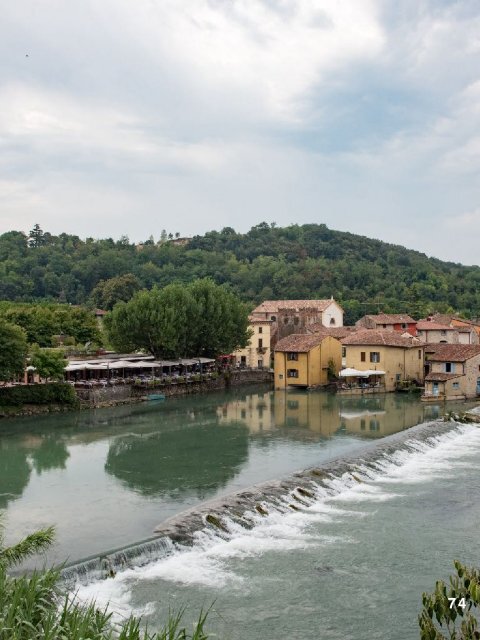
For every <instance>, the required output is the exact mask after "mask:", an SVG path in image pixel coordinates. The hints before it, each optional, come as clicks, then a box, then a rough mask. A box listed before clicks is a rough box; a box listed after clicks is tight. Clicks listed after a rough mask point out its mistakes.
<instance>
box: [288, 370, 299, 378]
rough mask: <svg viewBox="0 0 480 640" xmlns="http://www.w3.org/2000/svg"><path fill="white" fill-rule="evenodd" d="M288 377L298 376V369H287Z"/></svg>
mask: <svg viewBox="0 0 480 640" xmlns="http://www.w3.org/2000/svg"><path fill="white" fill-rule="evenodd" d="M287 378H298V369H287Z"/></svg>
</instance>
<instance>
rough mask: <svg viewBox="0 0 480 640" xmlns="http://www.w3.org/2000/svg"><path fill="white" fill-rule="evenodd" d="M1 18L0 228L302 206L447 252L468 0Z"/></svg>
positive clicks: (470, 30) (124, 0)
mask: <svg viewBox="0 0 480 640" xmlns="http://www.w3.org/2000/svg"><path fill="white" fill-rule="evenodd" d="M0 30H1V31H2V33H1V34H0V36H1V37H0V56H1V57H2V60H3V61H4V64H2V66H1V68H0V149H1V154H0V169H1V175H2V182H1V183H0V206H1V209H0V211H1V215H0V232H1V231H6V230H8V229H11V228H12V227H17V228H18V227H20V228H23V229H25V230H28V229H29V228H31V226H32V224H33V223H35V222H37V221H38V222H40V223H41V224H42V226H43V227H44V228H48V230H50V231H52V232H61V231H69V232H73V233H78V234H79V235H81V236H101V235H104V234H107V235H114V236H119V235H121V234H123V233H127V234H129V235H130V236H131V237H132V238H133V239H135V240H141V239H144V238H146V237H148V236H149V235H150V233H153V234H154V235H158V230H159V229H161V228H162V227H168V225H169V224H174V225H175V227H176V228H175V230H178V231H180V232H181V233H182V234H185V235H189V234H192V233H201V232H203V231H205V230H207V229H209V228H221V227H223V226H226V225H229V226H234V227H236V228H238V229H240V230H246V229H247V228H248V227H249V226H251V225H253V224H256V223H258V222H259V221H260V220H263V219H266V220H268V221H273V220H275V221H277V222H278V223H279V224H288V223H291V222H299V223H301V222H309V221H312V222H326V223H327V224H329V225H330V226H332V227H333V228H341V229H345V230H351V231H354V232H358V233H363V234H367V235H372V236H374V237H380V238H382V239H387V240H390V241H394V242H400V243H405V244H407V245H408V246H412V247H415V248H418V249H421V250H424V251H426V252H428V253H431V254H434V255H439V256H443V257H452V256H453V253H454V249H453V248H452V246H451V245H452V243H451V238H450V234H449V233H445V229H446V228H447V226H448V225H447V222H446V221H448V220H450V219H453V218H452V216H455V215H457V213H458V212H459V211H476V210H477V207H478V202H479V201H480V186H479V185H478V184H477V183H478V180H477V179H476V178H477V175H476V174H477V173H478V170H479V169H480V139H479V136H478V131H479V125H480V78H479V69H478V51H479V46H480V44H479V43H480V41H479V36H478V33H480V8H479V7H478V2H477V1H476V0H475V1H474V0H459V1H458V2H450V1H449V0H420V1H419V2H414V3H403V2H402V3H399V2H394V1H393V0H348V1H343V2H335V3H332V2H327V0H316V1H314V0H275V1H274V0H232V1H230V2H225V1H224V0H198V1H197V2H194V3H191V2H187V1H186V0H175V1H174V0H162V2H154V1H150V0H139V1H138V2H135V3H132V2H130V1H129V0H117V1H116V2H113V0H105V2H102V3H88V2H87V3H80V4H78V3H77V4H73V5H72V4H66V3H62V2H59V1H58V0H45V2H44V3H42V10H41V11H39V10H38V4H37V3H34V2H33V0H25V1H24V2H21V3H9V4H7V5H6V7H5V9H4V11H3V14H2V24H1V25H0ZM26 53H28V58H27V57H26ZM448 228H449V229H450V228H451V227H448ZM172 230H173V229H172ZM463 247H464V254H465V256H466V257H465V259H466V260H470V261H473V260H477V259H478V258H476V255H477V253H476V247H475V242H474V238H471V237H470V236H469V237H468V238H465V239H464V241H463Z"/></svg>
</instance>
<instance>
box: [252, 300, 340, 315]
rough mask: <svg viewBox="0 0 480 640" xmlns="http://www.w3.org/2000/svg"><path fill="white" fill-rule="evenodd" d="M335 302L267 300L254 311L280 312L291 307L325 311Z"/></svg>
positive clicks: (298, 309) (292, 308)
mask: <svg viewBox="0 0 480 640" xmlns="http://www.w3.org/2000/svg"><path fill="white" fill-rule="evenodd" d="M332 302H335V304H338V302H336V301H335V300H265V302H262V304H259V305H258V307H256V308H255V309H254V310H253V311H252V313H278V311H279V310H280V309H291V310H292V311H295V310H296V311H300V310H301V309H315V310H316V311H325V309H326V308H327V307H328V306H329V305H331V304H332Z"/></svg>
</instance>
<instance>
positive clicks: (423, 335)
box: [417, 320, 460, 344]
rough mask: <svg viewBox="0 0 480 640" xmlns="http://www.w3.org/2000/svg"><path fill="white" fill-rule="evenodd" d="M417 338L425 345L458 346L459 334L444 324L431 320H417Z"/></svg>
mask: <svg viewBox="0 0 480 640" xmlns="http://www.w3.org/2000/svg"><path fill="white" fill-rule="evenodd" d="M417 337H418V338H420V339H421V340H422V341H423V342H426V343H427V344H431V343H433V344H435V343H437V344H438V343H442V344H458V343H459V342H460V339H459V332H458V331H457V330H456V329H454V328H453V327H450V326H448V325H446V324H440V323H439V322H435V321H433V320H419V321H418V322H417Z"/></svg>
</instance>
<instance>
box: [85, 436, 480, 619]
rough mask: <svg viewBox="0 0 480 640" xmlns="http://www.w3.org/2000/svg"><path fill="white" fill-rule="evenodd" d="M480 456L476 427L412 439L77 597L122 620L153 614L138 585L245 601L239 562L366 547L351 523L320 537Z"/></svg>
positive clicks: (207, 531)
mask: <svg viewBox="0 0 480 640" xmlns="http://www.w3.org/2000/svg"><path fill="white" fill-rule="evenodd" d="M479 453H480V429H479V428H478V427H476V426H473V425H461V426H458V427H457V428H455V429H452V431H449V432H447V433H444V434H442V435H440V436H433V437H430V438H429V439H428V440H427V441H424V442H421V441H418V440H414V439H411V440H409V441H407V442H405V444H403V445H402V447H401V448H399V449H398V450H397V451H395V452H394V453H392V454H384V455H381V456H380V457H379V459H378V460H377V461H376V462H375V464H374V465H373V467H372V465H371V464H370V466H367V465H365V464H362V463H361V462H360V461H359V464H358V466H357V467H356V468H355V470H354V471H353V472H348V473H345V474H343V475H342V476H341V477H338V478H331V479H330V480H329V481H328V482H327V483H325V484H326V485H327V486H320V485H317V484H316V483H314V482H312V485H311V488H310V490H311V491H312V493H314V494H315V497H314V499H311V498H308V497H305V496H303V495H299V494H297V495H298V497H299V498H300V500H302V501H303V502H306V503H308V506H304V505H302V504H301V502H296V501H295V500H294V499H292V494H290V495H288V496H285V498H284V500H281V501H278V500H277V501H276V504H275V505H274V504H272V503H269V502H268V501H265V502H264V505H263V506H264V508H265V509H267V510H268V512H269V514H268V515H267V516H261V515H260V514H258V513H257V512H251V513H248V514H246V515H247V517H248V518H249V519H250V520H251V521H252V522H253V523H254V526H253V528H252V529H245V528H243V527H242V526H241V525H239V524H237V523H235V522H233V521H232V520H230V519H228V518H225V519H224V524H225V525H226V527H227V528H228V533H227V534H224V533H222V532H221V533H218V532H215V531H213V530H212V529H211V528H210V527H206V528H205V529H204V530H202V531H199V532H197V533H196V534H195V543H194V545H193V546H192V547H182V546H180V545H176V551H175V552H174V553H173V555H170V556H168V557H166V558H161V559H159V560H158V561H155V562H152V563H150V564H148V565H146V566H142V567H138V568H133V569H128V570H125V571H121V572H119V573H118V574H117V575H116V576H115V578H109V579H107V580H103V581H101V582H95V583H92V584H89V585H87V586H80V587H79V588H78V592H77V596H78V598H79V599H80V600H81V601H90V600H92V599H95V600H96V602H97V604H98V605H99V606H101V607H103V606H105V605H106V604H107V603H110V604H111V606H112V608H113V610H114V611H115V612H116V614H117V616H119V617H120V618H121V617H123V616H128V615H129V614H130V613H134V614H149V613H151V612H152V611H153V610H154V609H155V606H156V601H155V600H149V601H148V602H145V601H144V602H143V603H142V604H141V605H140V606H139V605H138V604H135V603H134V598H133V597H132V596H133V594H134V593H135V591H136V590H137V589H138V587H139V586H140V585H142V584H143V585H145V584H146V583H149V582H151V583H152V584H154V583H156V582H159V581H160V582H161V584H162V588H163V589H168V584H169V583H170V584H171V585H172V587H173V585H176V586H177V587H178V586H179V585H185V586H189V587H195V586H197V587H198V588H200V589H201V588H208V589H209V590H210V591H209V592H211V591H213V592H215V591H217V592H218V593H219V594H221V593H223V592H224V590H225V589H228V590H229V591H230V592H236V591H238V593H239V594H240V593H242V594H245V592H248V590H249V589H250V588H251V583H250V581H249V580H246V578H245V576H244V575H242V572H241V570H240V567H241V562H240V563H239V562H235V561H236V560H245V559H248V558H254V559H255V558H256V559H257V560H256V561H257V563H258V572H259V573H261V572H262V558H266V557H267V556H268V555H269V554H272V553H273V554H287V553H290V554H292V552H295V553H296V554H298V553H302V552H308V551H309V550H310V551H311V550H312V549H315V548H319V547H321V548H325V547H328V546H329V545H330V546H331V545H335V546H336V547H339V546H342V545H352V544H355V543H362V541H361V540H359V539H357V537H356V536H355V527H354V526H353V527H352V526H351V524H350V526H348V527H347V526H345V527H344V531H345V533H341V534H339V535H327V534H324V533H322V526H323V525H324V524H325V525H327V524H329V523H335V522H338V523H348V522H349V521H351V519H352V518H353V519H354V520H353V522H355V519H358V518H366V517H372V516H374V515H375V514H376V513H377V512H378V511H379V510H382V504H383V503H385V502H387V501H395V500H397V499H399V498H403V497H404V496H405V495H406V494H407V493H409V492H411V491H412V488H414V487H415V485H417V486H416V487H415V490H416V491H417V492H418V491H420V492H421V491H423V490H424V489H425V487H428V485H429V484H431V483H432V482H434V481H435V480H437V479H442V480H445V479H448V478H453V477H455V476H456V475H458V474H461V473H462V471H464V472H466V471H468V470H469V469H470V470H471V469H472V468H474V460H476V459H478V455H479ZM293 493H295V492H293ZM292 503H293V504H295V505H296V506H298V508H300V509H301V511H292V510H291V509H290V508H289V507H288V505H289V504H292ZM369 504H370V505H376V506H375V507H374V510H372V509H371V508H370V509H369V510H367V509H366V506H367V505H369ZM352 531H353V534H352ZM414 534H415V532H414ZM295 553H294V554H293V556H292V557H295ZM264 577H268V576H264ZM292 588H295V585H292ZM158 599H161V594H158Z"/></svg>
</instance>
